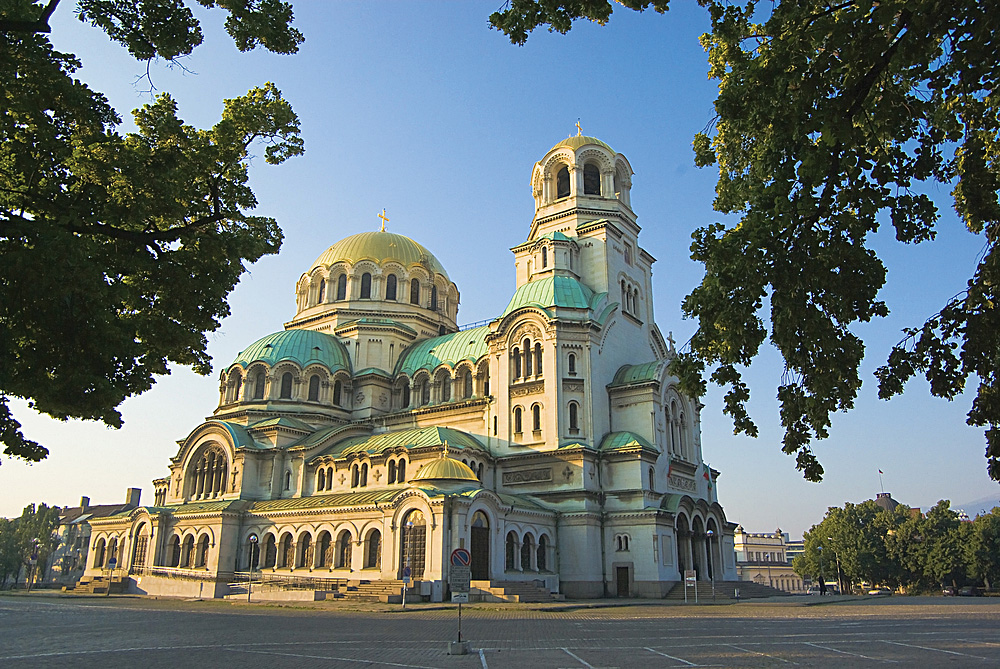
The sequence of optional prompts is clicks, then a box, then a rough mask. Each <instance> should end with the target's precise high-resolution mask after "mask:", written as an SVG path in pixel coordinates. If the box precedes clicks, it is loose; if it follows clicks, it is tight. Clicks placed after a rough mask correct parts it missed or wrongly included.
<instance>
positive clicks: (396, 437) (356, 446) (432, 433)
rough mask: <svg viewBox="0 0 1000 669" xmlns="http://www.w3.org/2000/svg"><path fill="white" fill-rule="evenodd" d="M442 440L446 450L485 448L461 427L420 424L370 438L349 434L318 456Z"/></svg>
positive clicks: (372, 451)
mask: <svg viewBox="0 0 1000 669" xmlns="http://www.w3.org/2000/svg"><path fill="white" fill-rule="evenodd" d="M445 441H447V442H448V448H449V450H452V449H453V450H458V451H463V450H465V449H467V448H472V449H476V450H480V451H484V450H486V449H484V448H483V445H482V444H481V443H479V440H478V439H476V438H475V437H473V436H472V435H471V434H468V433H466V432H462V431H461V430H455V429H452V428H450V427H421V428H416V429H412V430H400V431H397V432H384V433H382V434H373V435H372V436H370V437H348V438H347V439H344V440H343V441H339V442H337V443H336V444H334V445H333V446H331V447H330V448H328V449H326V450H325V451H323V453H321V454H320V455H321V456H333V457H343V456H345V455H350V454H351V453H368V454H371V455H374V454H377V453H382V452H384V451H387V450H391V449H394V448H406V449H415V448H426V447H429V446H437V445H439V444H443V443H444V442H445ZM317 457H319V456H317Z"/></svg>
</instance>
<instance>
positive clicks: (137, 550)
mask: <svg viewBox="0 0 1000 669" xmlns="http://www.w3.org/2000/svg"><path fill="white" fill-rule="evenodd" d="M137 535H138V536H137V537H136V540H135V543H133V544H132V565H131V573H133V574H142V573H144V572H145V569H146V552H147V550H148V548H149V525H147V524H146V523H143V524H142V525H140V526H139V531H138V532H137Z"/></svg>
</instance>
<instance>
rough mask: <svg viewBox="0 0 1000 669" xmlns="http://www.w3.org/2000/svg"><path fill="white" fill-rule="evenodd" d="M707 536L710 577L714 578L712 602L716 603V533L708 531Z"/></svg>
mask: <svg viewBox="0 0 1000 669" xmlns="http://www.w3.org/2000/svg"><path fill="white" fill-rule="evenodd" d="M705 536H707V537H708V575H709V576H711V577H712V601H713V602H714V601H715V565H714V564H712V537H714V536H715V532H714V531H712V530H708V531H707V532H705Z"/></svg>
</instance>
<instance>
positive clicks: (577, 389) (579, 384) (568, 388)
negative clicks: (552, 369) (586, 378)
mask: <svg viewBox="0 0 1000 669" xmlns="http://www.w3.org/2000/svg"><path fill="white" fill-rule="evenodd" d="M563 391H565V392H567V393H582V392H583V381H568V380H566V379H563Z"/></svg>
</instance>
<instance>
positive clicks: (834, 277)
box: [491, 0, 1000, 481]
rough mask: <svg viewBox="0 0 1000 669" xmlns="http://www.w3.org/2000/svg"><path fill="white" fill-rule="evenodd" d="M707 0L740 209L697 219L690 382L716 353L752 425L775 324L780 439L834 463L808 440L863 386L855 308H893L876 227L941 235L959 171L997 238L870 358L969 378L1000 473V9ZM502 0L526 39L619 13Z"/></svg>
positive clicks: (902, 376)
mask: <svg viewBox="0 0 1000 669" xmlns="http://www.w3.org/2000/svg"><path fill="white" fill-rule="evenodd" d="M622 4H624V5H626V6H634V5H633V4H632V3H627V2H626V3H622ZM639 4H642V5H643V7H644V6H645V3H639ZM700 4H702V5H703V6H706V7H707V8H708V10H709V13H710V15H711V19H712V31H711V32H710V33H707V34H706V35H704V36H703V37H702V44H703V45H704V47H705V49H706V50H707V51H708V60H709V67H710V69H709V74H710V76H711V77H712V78H714V79H716V80H718V82H719V96H718V98H717V100H716V102H715V111H716V118H715V123H714V128H713V131H712V132H710V133H703V134H699V135H698V136H696V137H695V139H694V151H695V162H696V163H697V164H698V165H700V166H708V165H716V166H717V168H718V170H719V180H718V183H717V186H716V199H715V208H716V210H717V211H719V212H722V213H726V214H733V215H735V216H736V217H738V223H736V224H732V225H729V224H713V225H708V226H706V227H703V228H700V229H699V230H697V231H696V232H695V234H694V243H693V244H692V247H691V248H692V257H693V258H694V259H696V260H698V261H700V262H702V263H703V264H704V265H705V278H704V279H703V281H702V283H701V285H700V286H698V287H697V288H695V289H694V290H693V291H692V292H691V294H690V295H689V296H688V297H687V298H686V300H685V301H684V305H683V308H684V312H685V314H686V315H688V316H690V317H693V318H696V319H697V320H698V330H697V332H696V333H695V335H694V336H693V338H692V339H691V342H690V350H689V351H688V352H687V353H686V354H685V355H684V356H682V357H681V358H680V360H678V363H677V365H676V370H677V373H678V374H679V375H680V378H681V380H682V382H683V384H684V386H685V387H686V389H687V390H689V391H691V392H695V391H697V390H699V389H700V388H702V387H703V384H704V381H703V379H702V372H703V370H704V369H705V367H706V366H707V367H714V368H715V371H714V372H713V374H712V376H711V380H712V381H713V382H715V383H718V384H720V385H723V386H726V387H728V388H729V393H728V394H727V397H726V406H725V411H726V413H728V414H730V415H731V416H732V417H733V419H734V421H735V428H736V431H737V432H743V433H746V434H748V435H751V436H754V435H755V434H756V427H755V426H754V424H753V421H752V420H751V419H750V417H749V415H748V413H747V411H746V402H747V401H748V399H749V391H748V389H747V388H746V386H745V385H744V384H743V382H742V377H741V372H740V368H741V367H745V366H746V365H748V364H749V363H750V361H751V360H752V359H753V358H754V357H755V356H756V355H757V354H758V352H759V350H760V347H761V345H762V344H763V343H764V341H765V340H768V341H770V343H771V344H772V345H773V346H775V347H776V348H777V349H778V350H779V351H780V352H781V354H782V356H783V357H784V361H785V374H784V376H783V379H782V381H781V384H780V385H779V387H778V389H777V395H778V400H779V403H780V417H781V423H782V426H783V427H784V431H785V435H784V439H783V444H782V450H783V451H784V452H785V453H788V454H795V455H796V466H797V468H798V469H800V470H802V472H803V474H804V476H805V478H806V479H808V480H811V481H818V480H820V479H821V478H822V475H823V468H822V466H821V465H820V463H819V462H818V460H817V459H816V457H815V455H814V454H813V452H812V450H811V449H810V444H811V442H812V440H814V439H822V438H824V437H826V436H827V435H828V429H829V426H830V416H831V414H832V413H834V412H837V411H847V410H849V409H851V408H852V407H853V406H854V402H855V399H856V397H857V393H858V390H859V389H860V387H861V378H860V376H859V372H858V370H859V366H860V364H861V360H862V358H863V357H864V354H865V346H864V342H863V341H862V340H861V338H860V337H858V336H857V335H856V334H855V333H854V332H853V331H852V327H853V326H855V325H856V324H857V323H865V322H868V321H870V320H872V319H873V318H877V317H884V316H886V315H887V314H888V313H889V312H888V307H887V305H886V304H885V303H883V302H882V300H880V299H879V297H878V296H879V292H880V290H881V288H882V287H883V285H884V284H885V281H886V269H885V266H884V265H883V263H882V261H881V260H880V259H879V258H878V257H877V256H876V254H875V253H874V251H872V249H870V248H869V247H868V246H867V244H868V242H869V240H870V238H871V236H872V234H873V233H874V232H876V231H877V230H878V229H879V226H880V224H881V223H883V222H885V221H888V222H889V223H890V224H891V225H892V226H893V228H894V229H895V233H896V238H897V239H898V240H899V241H900V242H903V243H913V242H923V241H928V240H933V239H934V236H935V226H936V224H937V221H938V210H937V207H936V205H935V203H934V202H933V201H932V199H931V198H930V197H929V196H928V195H927V192H928V191H932V190H933V189H934V184H948V185H949V186H950V187H951V188H952V196H953V205H954V208H955V210H956V211H957V212H958V214H959V216H960V217H961V218H962V220H963V221H964V223H965V225H966V227H967V228H968V230H969V231H970V232H972V233H975V234H980V235H982V236H983V238H984V239H983V242H984V250H983V252H982V254H981V255H980V257H979V258H978V267H977V268H976V270H975V272H974V273H973V275H972V277H971V278H970V280H969V282H968V286H967V288H966V290H965V291H963V292H962V293H961V294H959V295H958V296H956V297H955V298H953V299H951V300H949V301H948V303H947V304H945V305H944V306H943V308H942V309H941V311H940V312H938V313H937V314H936V315H933V316H931V317H930V318H929V319H928V320H927V322H926V323H924V324H923V325H922V326H918V327H914V328H911V329H908V330H906V331H905V338H904V339H903V341H901V342H900V344H899V345H897V346H896V347H895V348H894V349H893V350H892V351H891V352H890V354H889V356H888V362H887V364H886V365H885V366H883V367H881V368H880V369H879V370H878V372H877V373H876V375H877V377H878V380H879V394H880V396H881V397H883V398H888V397H891V396H893V395H895V394H898V393H901V392H902V391H903V388H904V385H905V383H906V381H907V380H908V379H910V378H911V377H912V376H914V375H915V374H918V373H919V374H922V375H924V376H925V377H926V379H927V381H928V382H929V384H930V391H931V393H932V394H933V395H936V396H939V397H944V398H948V399H952V398H954V397H955V396H956V395H958V394H959V393H961V392H962V391H963V390H964V389H965V387H966V383H967V382H968V381H969V379H970V377H972V378H975V379H976V380H977V381H978V383H979V387H978V392H977V395H976V398H975V400H974V401H973V404H972V407H971V410H970V412H969V414H968V422H969V424H971V425H976V426H983V427H986V428H987V430H986V441H987V448H986V457H987V468H988V471H989V473H990V476H992V477H993V478H994V479H997V480H1000V364H998V359H1000V311H998V309H997V308H996V304H997V299H998V298H1000V294H998V291H1000V288H998V286H1000V254H998V253H997V251H996V245H997V240H998V236H1000V200H998V198H997V191H998V188H1000V159H998V156H1000V93H998V92H997V90H998V83H1000V59H998V56H997V53H998V52H997V49H996V35H997V34H998V31H1000V13H998V12H996V11H995V7H994V5H993V4H991V3H983V2H976V1H974V0H963V1H961V2H947V3H945V2H942V1H941V0H879V1H877V2H876V1H875V0H854V1H846V2H838V3H829V2H825V1H822V0H801V1H797V2H793V1H791V0H783V1H780V2H774V3H769V4H768V5H766V6H765V5H763V4H761V5H758V4H757V3H756V2H753V1H748V2H743V3H729V2H722V1H720V0H701V2H700ZM654 6H655V7H656V8H657V9H661V10H662V9H665V7H660V6H659V5H654ZM507 7H508V9H507V10H506V11H503V12H497V13H495V14H494V15H493V16H492V17H491V22H492V23H493V25H494V26H495V27H497V28H499V29H501V30H503V31H504V32H505V33H506V34H507V35H509V36H510V38H511V41H512V42H514V43H518V44H520V43H523V42H524V40H525V39H526V38H527V33H528V32H529V31H530V30H531V29H533V28H535V27H537V26H538V25H541V24H548V25H549V26H550V29H551V30H558V31H560V32H565V31H566V30H568V29H569V28H570V26H571V23H572V20H573V19H575V18H581V17H582V18H589V19H591V20H595V21H598V22H600V23H603V22H605V21H607V20H608V14H607V13H605V11H604V10H605V9H606V8H605V3H602V2H598V1H596V0H594V1H591V2H586V1H583V0H581V1H579V2H562V3H560V2H546V1H544V0H539V1H536V2H533V1H531V0H523V1H521V2H517V1H515V2H511V3H509V4H508V5H507ZM640 8H642V7H640ZM765 305H766V306H765ZM693 360H697V361H698V364H695V363H694V362H693Z"/></svg>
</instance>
